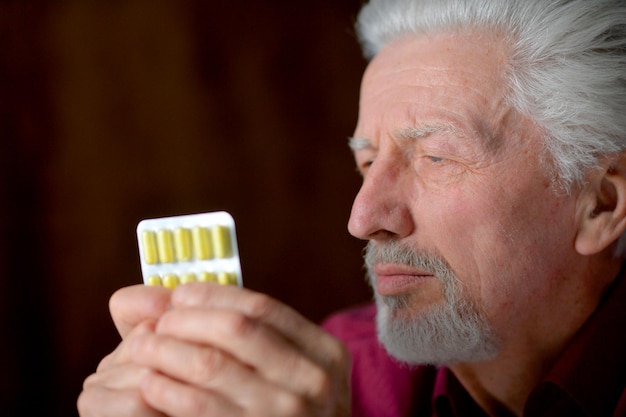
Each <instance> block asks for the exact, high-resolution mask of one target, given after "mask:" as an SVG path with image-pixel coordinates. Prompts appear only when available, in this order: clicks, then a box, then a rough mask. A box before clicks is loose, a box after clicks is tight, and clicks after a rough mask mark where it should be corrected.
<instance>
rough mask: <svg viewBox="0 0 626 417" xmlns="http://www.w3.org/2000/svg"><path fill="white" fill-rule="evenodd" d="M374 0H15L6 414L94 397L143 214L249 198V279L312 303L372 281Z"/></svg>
mask: <svg viewBox="0 0 626 417" xmlns="http://www.w3.org/2000/svg"><path fill="white" fill-rule="evenodd" d="M360 3H361V2H360V0H319V1H308V2H305V1H297V0H295V1H294V0H290V1H281V0H249V1H245V0H228V1H220V2H218V1H213V0H185V1H182V0H125V1H121V0H120V1H113V0H100V1H87V0H74V1H65V2H62V1H57V2H34V1H33V2H29V1H19V0H13V1H6V0H4V1H2V2H0V48H1V49H0V64H1V66H0V136H1V137H0V139H1V140H0V143H1V145H0V146H1V148H0V169H2V173H1V175H0V179H1V181H0V198H1V200H0V201H1V204H0V244H1V245H2V247H1V248H0V273H1V274H2V276H1V279H0V335H1V337H2V344H1V348H0V357H1V358H2V359H1V360H0V366H1V367H2V369H0V415H2V416H35V415H39V416H72V415H75V414H76V411H75V401H76V396H77V395H78V393H79V391H80V387H81V384H82V380H83V379H84V378H85V377H86V376H87V375H88V374H90V373H91V372H93V370H94V369H95V367H96V365H97V363H98V361H99V360H100V358H101V357H102V356H103V355H104V354H105V353H107V352H109V351H110V350H111V349H113V347H114V346H115V345H116V344H117V342H118V337H117V334H116V332H115V330H114V328H113V325H112V323H111V321H110V318H109V315H108V309H107V301H108V298H109V296H110V295H111V294H112V293H113V292H114V291H115V290H116V289H117V288H119V287H122V286H126V285H130V284H134V283H137V282H139V281H140V275H139V262H138V255H137V248H136V240H135V231H134V229H135V226H136V224H137V222H138V221H139V220H141V219H143V218H149V217H156V216H166V215H175V214H184V213H194V212H203V211H212V210H218V209H219V210H221V209H224V210H228V211H230V212H231V213H232V214H233V215H234V217H235V219H236V221H237V227H238V239H239V245H240V253H241V257H242V263H243V270H244V281H245V285H246V286H247V287H248V288H252V289H255V290H259V291H263V292H267V293H269V294H271V295H273V296H275V297H277V298H279V299H281V300H284V301H285V302H287V303H288V304H290V305H293V306H294V307H296V308H297V309H298V310H300V311H301V312H302V313H303V314H304V315H306V316H307V317H309V318H310V319H311V320H315V321H319V320H321V319H322V318H323V317H324V316H325V315H327V314H328V313H329V312H331V311H333V310H336V309H337V308H340V307H343V306H347V305H351V304H354V303H359V302H363V301H367V300H368V299H369V297H370V294H369V289H368V288H367V286H366V285H365V283H364V280H363V278H362V276H363V271H362V268H361V259H360V251H361V248H362V246H363V245H362V243H361V242H358V241H357V240H356V239H353V238H351V237H350V236H349V234H348V233H347V231H346V222H347V219H348V215H349V211H350V205H351V199H352V198H353V196H354V194H355V193H356V191H357V190H358V184H359V181H360V179H359V177H358V175H357V174H356V173H355V170H354V168H353V162H352V159H351V155H350V152H349V150H348V148H347V146H346V138H347V136H349V135H350V134H351V133H352V129H353V127H354V124H355V122H356V117H357V101H358V88H359V82H360V76H361V73H362V71H363V69H364V66H365V61H364V60H363V58H362V57H361V55H360V51H359V48H358V45H357V42H356V40H355V37H354V34H353V30H352V25H353V20H354V17H355V15H356V13H357V11H358V9H359V6H360ZM233 389H236V387H233Z"/></svg>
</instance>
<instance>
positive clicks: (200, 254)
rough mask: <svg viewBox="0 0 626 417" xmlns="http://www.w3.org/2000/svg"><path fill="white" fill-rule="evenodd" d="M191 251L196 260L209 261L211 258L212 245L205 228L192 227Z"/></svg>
mask: <svg viewBox="0 0 626 417" xmlns="http://www.w3.org/2000/svg"><path fill="white" fill-rule="evenodd" d="M191 235H192V239H193V250H194V253H195V254H196V258H197V259H211V258H212V257H213V245H212V243H211V233H210V231H209V229H207V228H206V227H199V226H198V227H194V228H193V230H192V231H191Z"/></svg>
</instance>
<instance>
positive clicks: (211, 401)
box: [141, 372, 244, 417]
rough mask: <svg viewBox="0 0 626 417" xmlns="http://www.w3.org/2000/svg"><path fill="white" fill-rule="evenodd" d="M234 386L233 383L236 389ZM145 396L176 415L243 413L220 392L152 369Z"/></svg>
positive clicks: (197, 416) (199, 416)
mask: <svg viewBox="0 0 626 417" xmlns="http://www.w3.org/2000/svg"><path fill="white" fill-rule="evenodd" d="M234 388H235V387H233V389H234ZM141 392H142V396H143V398H144V399H145V401H146V403H147V404H149V405H150V406H151V407H153V408H154V409H157V410H160V411H161V412H163V413H165V414H167V415H171V416H176V417H204V416H207V417H208V416H220V417H227V416H243V415H244V413H243V410H242V409H241V408H240V407H238V406H236V405H235V404H233V403H232V402H230V401H228V400H227V399H225V398H223V397H222V396H221V395H220V394H219V393H216V392H213V391H210V390H205V389H201V388H198V387H196V386H193V385H188V384H184V383H181V382H179V381H176V380H174V379H172V378H169V377H167V376H164V375H161V374H158V373H156V372H150V373H149V374H148V375H147V376H146V377H145V378H144V381H143V383H142V385H141Z"/></svg>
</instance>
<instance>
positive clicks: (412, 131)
mask: <svg viewBox="0 0 626 417" xmlns="http://www.w3.org/2000/svg"><path fill="white" fill-rule="evenodd" d="M433 133H451V134H454V135H458V134H459V130H458V129H457V128H456V127H455V126H453V125H451V124H423V125H419V126H415V127H408V128H404V129H400V130H399V131H398V133H397V136H398V137H399V138H402V139H421V138H425V137H427V136H429V135H431V134H433Z"/></svg>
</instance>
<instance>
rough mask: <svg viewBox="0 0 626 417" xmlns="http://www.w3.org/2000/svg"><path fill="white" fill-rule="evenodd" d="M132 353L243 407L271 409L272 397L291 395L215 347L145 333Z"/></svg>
mask: <svg viewBox="0 0 626 417" xmlns="http://www.w3.org/2000/svg"><path fill="white" fill-rule="evenodd" d="M133 354H134V356H135V360H136V361H137V362H138V363H141V364H142V365H144V366H146V367H150V368H152V369H153V370H155V371H158V372H160V373H162V374H165V375H167V376H169V377H171V378H173V379H176V380H179V381H184V382H185V383H190V384H192V385H195V386H198V387H200V388H204V389H209V390H211V391H213V392H216V393H219V394H220V395H221V396H222V397H223V398H225V399H228V400H229V401H230V402H232V403H234V404H237V405H239V406H240V407H242V408H250V407H253V408H255V409H269V408H270V405H271V404H269V401H270V400H271V401H272V403H274V402H275V399H276V398H282V397H285V396H287V397H288V396H289V395H290V394H289V393H287V392H286V390H284V389H283V388H279V387H278V386H276V385H274V384H272V383H269V382H268V381H266V380H265V379H263V378H261V377H260V375H259V374H257V373H256V372H255V371H254V370H253V369H252V368H250V367H248V366H245V365H243V364H241V363H240V362H239V361H236V360H235V359H234V358H233V357H232V356H230V355H228V354H227V353H225V352H223V351H221V350H219V349H216V348H212V347H207V346H201V345H197V344H193V343H188V342H181V341H180V340H178V339H173V338H170V337H168V336H162V335H146V336H144V337H142V338H138V339H136V340H134V341H133ZM280 391H285V392H282V393H281V392H280ZM283 402H285V401H283Z"/></svg>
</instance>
